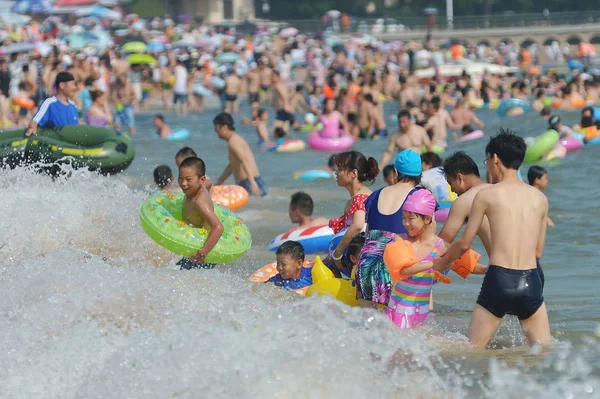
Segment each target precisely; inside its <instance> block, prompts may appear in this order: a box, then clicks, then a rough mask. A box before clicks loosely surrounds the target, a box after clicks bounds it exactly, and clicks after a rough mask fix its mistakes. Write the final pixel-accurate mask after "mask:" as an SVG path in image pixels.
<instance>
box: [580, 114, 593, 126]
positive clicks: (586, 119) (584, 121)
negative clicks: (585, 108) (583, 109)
mask: <svg viewBox="0 0 600 399" xmlns="http://www.w3.org/2000/svg"><path fill="white" fill-rule="evenodd" d="M590 126H594V117H593V116H583V117H582V118H581V127H582V128H586V127H590Z"/></svg>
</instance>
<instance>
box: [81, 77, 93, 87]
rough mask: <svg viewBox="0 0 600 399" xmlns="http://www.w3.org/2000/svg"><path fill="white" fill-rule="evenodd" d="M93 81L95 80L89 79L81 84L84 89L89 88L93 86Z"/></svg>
mask: <svg viewBox="0 0 600 399" xmlns="http://www.w3.org/2000/svg"><path fill="white" fill-rule="evenodd" d="M95 81H96V79H94V78H92V77H89V78H86V79H85V80H84V81H83V84H84V85H85V87H89V86H93V85H94V82H95Z"/></svg>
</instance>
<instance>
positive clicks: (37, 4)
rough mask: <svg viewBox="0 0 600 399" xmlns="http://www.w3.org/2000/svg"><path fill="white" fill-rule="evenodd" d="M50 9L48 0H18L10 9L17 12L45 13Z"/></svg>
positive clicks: (50, 5)
mask: <svg viewBox="0 0 600 399" xmlns="http://www.w3.org/2000/svg"><path fill="white" fill-rule="evenodd" d="M51 9H52V4H51V3H50V1H49V0H18V1H17V2H16V3H15V4H14V5H13V6H12V7H11V11H12V12H16V13H17V14H46V13H48V11H50V10H51Z"/></svg>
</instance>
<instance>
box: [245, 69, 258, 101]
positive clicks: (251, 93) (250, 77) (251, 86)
mask: <svg viewBox="0 0 600 399" xmlns="http://www.w3.org/2000/svg"><path fill="white" fill-rule="evenodd" d="M246 84H247V87H248V102H249V103H250V106H252V105H253V104H254V103H256V104H257V105H258V100H259V96H258V90H259V89H260V75H259V72H258V69H256V64H254V63H252V64H251V65H250V70H249V71H248V73H247V74H246Z"/></svg>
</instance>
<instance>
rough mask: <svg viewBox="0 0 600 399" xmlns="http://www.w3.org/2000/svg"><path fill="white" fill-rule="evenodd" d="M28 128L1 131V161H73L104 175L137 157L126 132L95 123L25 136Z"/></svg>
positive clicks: (73, 163) (75, 164) (75, 165)
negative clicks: (95, 124) (94, 124)
mask: <svg viewBox="0 0 600 399" xmlns="http://www.w3.org/2000/svg"><path fill="white" fill-rule="evenodd" d="M25 132H26V129H20V130H5V131H0V163H2V164H7V165H9V166H11V167H15V166H18V165H23V164H32V163H35V162H38V161H42V162H45V163H57V164H58V163H70V164H71V165H73V166H74V167H77V168H89V169H90V170H98V171H100V172H101V173H105V174H115V173H120V172H122V171H124V170H125V169H127V167H128V166H129V165H131V162H133V159H134V157H135V150H134V147H133V142H132V141H131V138H130V137H129V136H128V135H127V134H123V133H119V132H116V131H114V130H112V129H105V128H102V127H96V126H86V125H71V126H65V127H62V128H59V129H44V128H39V129H38V130H37V134H35V135H33V136H30V137H25Z"/></svg>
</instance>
